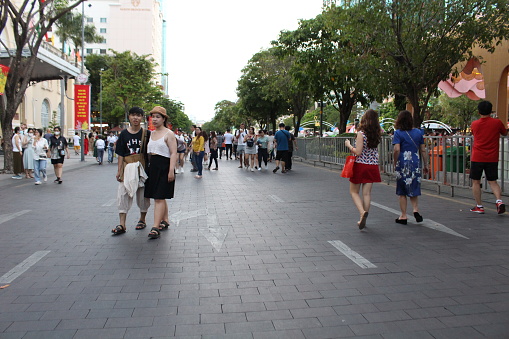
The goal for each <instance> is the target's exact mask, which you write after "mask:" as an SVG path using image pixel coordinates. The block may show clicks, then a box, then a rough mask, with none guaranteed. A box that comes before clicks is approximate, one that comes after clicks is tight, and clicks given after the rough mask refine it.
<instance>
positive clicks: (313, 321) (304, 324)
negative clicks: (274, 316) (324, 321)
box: [273, 318, 322, 330]
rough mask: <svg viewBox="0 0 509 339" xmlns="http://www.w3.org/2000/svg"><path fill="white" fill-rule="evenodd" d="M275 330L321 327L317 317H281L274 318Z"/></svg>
mask: <svg viewBox="0 0 509 339" xmlns="http://www.w3.org/2000/svg"><path fill="white" fill-rule="evenodd" d="M273 323H274V327H275V329H276V330H296V329H306V328H314V327H322V325H321V324H320V322H319V321H318V319H317V318H301V319H282V320H274V321H273Z"/></svg>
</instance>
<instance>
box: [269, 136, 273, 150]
mask: <svg viewBox="0 0 509 339" xmlns="http://www.w3.org/2000/svg"><path fill="white" fill-rule="evenodd" d="M267 138H269V142H268V145H269V149H273V148H274V136H273V135H269V136H268V137H267Z"/></svg>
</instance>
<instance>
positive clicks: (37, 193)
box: [0, 157, 509, 339]
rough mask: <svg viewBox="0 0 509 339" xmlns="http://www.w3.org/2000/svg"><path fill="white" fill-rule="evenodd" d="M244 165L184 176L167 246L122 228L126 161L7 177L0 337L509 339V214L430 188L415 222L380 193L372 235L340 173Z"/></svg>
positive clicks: (388, 189) (1, 218) (74, 164)
mask: <svg viewBox="0 0 509 339" xmlns="http://www.w3.org/2000/svg"><path fill="white" fill-rule="evenodd" d="M237 166H238V162H233V161H225V160H224V159H223V160H221V161H220V165H219V171H217V172H216V171H211V172H208V171H206V172H205V173H204V176H203V179H202V180H196V179H194V178H193V173H189V172H188V170H189V167H190V166H189V165H188V166H187V171H186V173H185V174H178V176H177V186H176V187H177V192H176V198H175V199H173V200H171V202H170V203H169V206H170V212H169V213H170V219H171V223H172V225H171V227H170V230H168V231H166V232H164V233H163V234H162V237H161V238H160V239H158V240H149V239H148V238H147V233H148V230H143V231H135V230H134V225H135V223H136V219H137V215H136V214H137V210H136V208H134V209H133V211H132V212H134V213H131V214H129V216H128V222H129V225H130V226H129V227H128V232H127V233H126V234H124V235H121V236H117V237H112V236H111V235H110V234H111V233H110V229H111V228H112V227H113V226H114V225H115V224H117V222H118V215H117V212H116V207H115V196H116V194H115V193H116V187H117V184H116V182H115V180H114V175H115V171H116V164H114V165H108V164H105V165H103V166H97V165H96V163H95V161H94V160H93V159H92V158H90V157H89V158H87V161H86V162H80V161H79V159H78V158H73V159H71V160H70V161H66V164H65V166H64V176H63V180H64V183H63V184H62V185H56V184H53V183H52V181H53V179H54V175H50V177H49V180H48V183H46V184H44V185H40V186H35V185H33V181H31V180H30V181H29V180H25V179H24V180H12V179H10V176H9V175H0V177H2V178H0V197H1V205H0V232H1V237H0V256H1V258H2V260H1V262H0V285H7V284H9V285H10V286H8V287H6V288H4V289H0V339H1V338H24V339H27V338H45V339H46V338H74V339H78V338H86V339H90V338H171V337H178V338H236V339H237V338H256V339H258V338H260V339H261V338H263V339H265V338H292V339H297V338H348V337H357V338H360V337H362V338H462V339H463V338H507V337H509V260H508V259H509V243H508V238H509V227H508V218H509V214H506V215H503V216H498V215H497V214H496V212H495V209H494V205H493V204H489V205H488V204H487V205H486V206H487V207H488V208H487V212H486V214H485V215H475V214H472V213H470V212H468V209H469V207H471V205H472V204H473V202H472V199H466V200H463V199H460V198H454V199H452V198H449V197H443V196H442V197H440V196H436V195H434V194H431V193H430V192H425V193H424V195H423V196H422V198H421V200H420V204H421V213H422V214H423V216H424V218H425V221H424V222H423V223H421V224H416V223H415V222H413V221H412V220H410V222H409V224H408V225H407V226H403V225H399V224H395V223H394V219H395V218H396V217H397V214H398V211H397V210H398V209H399V207H398V202H397V199H396V196H395V194H394V191H395V189H394V187H393V186H391V185H387V184H377V185H375V186H374V188H373V207H372V209H371V211H370V215H369V218H368V228H367V229H366V231H365V232H360V231H359V230H358V229H356V221H357V219H358V213H357V212H356V210H355V208H354V206H353V204H352V202H351V198H350V196H349V193H348V181H347V180H346V179H342V178H340V177H339V173H338V172H336V171H331V170H328V169H325V168H318V167H313V166H310V165H307V164H303V163H299V162H296V163H295V164H294V171H292V172H290V173H288V174H286V175H284V174H280V173H278V174H273V173H272V171H267V172H265V171H262V172H255V173H251V172H246V171H245V170H241V169H238V168H237ZM272 168H273V167H272ZM272 168H271V169H272ZM50 172H51V171H50ZM152 212H153V209H152V208H151V210H150V212H149V216H148V221H149V223H151V222H152V221H153V214H152Z"/></svg>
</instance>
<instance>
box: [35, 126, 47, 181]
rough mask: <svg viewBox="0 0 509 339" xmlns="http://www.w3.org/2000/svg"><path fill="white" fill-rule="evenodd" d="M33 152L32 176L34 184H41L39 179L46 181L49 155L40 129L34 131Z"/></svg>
mask: <svg viewBox="0 0 509 339" xmlns="http://www.w3.org/2000/svg"><path fill="white" fill-rule="evenodd" d="M32 147H33V150H34V176H35V184H36V185H40V184H42V182H41V178H42V180H43V181H47V180H48V175H47V174H46V165H47V160H48V155H49V152H48V150H49V144H48V140H46V139H45V138H43V136H42V129H36V130H35V133H34V141H33V144H32Z"/></svg>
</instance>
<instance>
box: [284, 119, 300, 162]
mask: <svg viewBox="0 0 509 339" xmlns="http://www.w3.org/2000/svg"><path fill="white" fill-rule="evenodd" d="M285 129H286V130H287V131H288V133H290V126H285ZM290 138H291V140H290V141H289V142H288V153H286V163H285V169H286V170H287V171H290V170H291V169H292V164H293V161H292V157H293V150H298V147H297V140H296V139H295V136H294V135H293V134H292V133H290Z"/></svg>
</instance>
